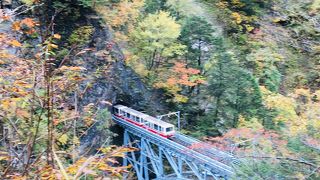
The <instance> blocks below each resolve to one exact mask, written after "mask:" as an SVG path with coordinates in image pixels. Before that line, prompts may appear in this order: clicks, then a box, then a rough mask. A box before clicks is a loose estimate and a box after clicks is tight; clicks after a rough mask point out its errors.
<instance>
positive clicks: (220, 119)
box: [207, 52, 263, 131]
mask: <svg viewBox="0 0 320 180" xmlns="http://www.w3.org/2000/svg"><path fill="white" fill-rule="evenodd" d="M214 60H215V61H214V62H213V63H212V65H211V67H210V68H209V77H208V81H209V82H208V83H209V86H208V90H209V91H208V94H209V95H211V96H213V99H214V102H213V109H212V111H211V112H210V113H209V116H208V118H210V119H211V121H210V122H211V125H212V126H215V128H214V129H216V128H218V129H219V131H223V130H225V129H226V128H231V127H237V124H238V118H239V115H243V116H244V117H246V118H248V119H249V118H251V117H255V116H259V115H260V110H262V107H263V106H262V98H261V94H260V91H259V86H258V83H257V81H256V80H255V78H254V77H253V76H252V74H251V73H250V72H249V71H247V70H245V69H243V68H241V67H240V66H239V64H238V63H237V62H236V61H235V60H234V58H233V56H232V54H230V53H228V52H220V53H218V55H217V56H215V57H214ZM207 120H208V119H207Z"/></svg>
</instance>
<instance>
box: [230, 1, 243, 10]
mask: <svg viewBox="0 0 320 180" xmlns="http://www.w3.org/2000/svg"><path fill="white" fill-rule="evenodd" d="M231 4H232V5H234V6H236V7H237V8H241V7H244V6H245V4H244V3H242V2H241V1H240V0H231Z"/></svg>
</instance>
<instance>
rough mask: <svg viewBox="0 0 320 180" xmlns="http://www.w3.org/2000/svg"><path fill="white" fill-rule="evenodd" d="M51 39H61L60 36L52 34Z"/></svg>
mask: <svg viewBox="0 0 320 180" xmlns="http://www.w3.org/2000/svg"><path fill="white" fill-rule="evenodd" d="M53 38H55V39H61V35H60V34H54V35H53Z"/></svg>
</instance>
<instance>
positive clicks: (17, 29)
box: [11, 21, 21, 31]
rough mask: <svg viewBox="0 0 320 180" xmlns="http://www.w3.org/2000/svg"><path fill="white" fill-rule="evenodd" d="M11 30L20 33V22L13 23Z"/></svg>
mask: <svg viewBox="0 0 320 180" xmlns="http://www.w3.org/2000/svg"><path fill="white" fill-rule="evenodd" d="M11 28H12V30H13V31H20V30H21V26H20V22H19V21H15V22H13V23H12V26H11Z"/></svg>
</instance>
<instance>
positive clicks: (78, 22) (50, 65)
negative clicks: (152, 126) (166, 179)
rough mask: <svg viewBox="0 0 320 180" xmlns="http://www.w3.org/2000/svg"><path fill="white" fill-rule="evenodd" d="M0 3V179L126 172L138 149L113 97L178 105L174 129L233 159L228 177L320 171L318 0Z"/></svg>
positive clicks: (146, 106) (151, 108)
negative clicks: (128, 157)
mask: <svg viewBox="0 0 320 180" xmlns="http://www.w3.org/2000/svg"><path fill="white" fill-rule="evenodd" d="M1 8H2V9H0V16H1V17H0V138H1V144H0V176H1V177H2V179H16V180H20V179H84V178H86V179H87V178H88V179H90V178H91V179H103V178H105V177H115V178H121V175H122V173H124V172H127V171H128V169H130V166H127V167H123V166H121V163H120V161H121V158H123V157H124V156H125V153H127V152H131V151H138V149H134V148H128V147H123V146H121V140H119V135H120V134H121V132H119V127H116V126H115V125H114V122H112V121H111V114H110V110H111V107H112V105H113V104H124V105H126V106H130V107H133V108H135V109H137V110H140V111H143V112H146V113H148V114H150V115H154V116H156V115H159V114H164V113H167V112H173V111H181V116H182V123H181V127H182V128H181V132H182V133H184V134H188V135H190V136H193V137H195V138H198V139H201V140H203V141H206V142H207V143H210V144H211V145H212V146H213V147H215V148H218V149H220V150H223V151H226V152H230V153H233V154H234V155H235V156H236V157H237V158H239V159H240V160H241V162H242V165H241V166H239V167H237V166H235V167H234V168H235V171H236V175H235V177H234V179H320V1H319V0H305V1H299V0H290V1H281V0H20V1H18V0H17V1H12V2H11V1H9V0H6V1H1ZM169 121H170V122H171V123H176V122H175V120H169ZM131 178H132V179H135V178H134V175H133V174H132V176H131Z"/></svg>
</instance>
